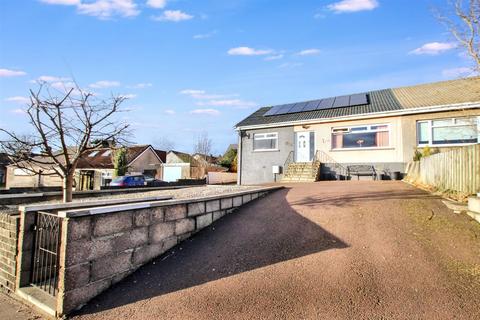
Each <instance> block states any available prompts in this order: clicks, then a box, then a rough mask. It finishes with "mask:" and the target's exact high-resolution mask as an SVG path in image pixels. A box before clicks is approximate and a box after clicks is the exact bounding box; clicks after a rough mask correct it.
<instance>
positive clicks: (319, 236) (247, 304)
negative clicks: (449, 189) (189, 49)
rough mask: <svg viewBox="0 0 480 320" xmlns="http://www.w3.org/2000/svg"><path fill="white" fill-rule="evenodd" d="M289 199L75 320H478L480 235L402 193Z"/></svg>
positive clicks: (289, 194)
mask: <svg viewBox="0 0 480 320" xmlns="http://www.w3.org/2000/svg"><path fill="white" fill-rule="evenodd" d="M286 187H287V188H285V189H284V190H280V191H277V192H274V193H272V194H270V195H268V196H267V197H266V198H263V199H259V200H256V201H254V202H252V203H250V204H247V205H246V206H244V207H243V208H242V209H240V210H239V211H238V212H236V213H234V214H232V215H229V216H227V217H224V218H223V219H221V220H220V221H217V223H215V224H213V225H212V226H210V227H209V228H208V229H206V230H203V231H202V232H200V233H198V234H197V235H196V236H195V237H193V238H192V239H191V240H188V241H186V242H185V243H183V244H182V245H180V246H179V247H178V248H176V249H175V250H174V251H172V252H169V253H168V254H167V255H165V256H162V257H160V258H159V259H157V260H155V261H153V262H152V263H149V264H148V265H146V266H144V267H143V268H141V269H140V270H138V271H137V272H136V273H135V274H133V275H132V276H130V277H128V278H127V279H126V280H125V281H123V282H121V283H119V284H117V285H116V286H114V287H112V288H110V289H109V290H108V291H107V292H105V293H103V294H102V295H100V296H99V297H97V298H96V299H94V300H93V301H92V302H91V303H89V304H88V305H87V306H86V307H85V308H83V309H82V310H81V311H80V312H79V313H78V314H76V315H74V318H75V319H77V320H86V319H92V320H93V319H95V320H107V319H112V320H113V319H115V320H117V319H119V318H121V319H352V318H355V319H452V318H456V319H480V308H479V306H480V224H478V223H476V222H473V221H472V220H471V219H469V218H468V217H467V216H466V215H463V214H455V213H453V212H452V211H451V210H449V209H447V208H446V207H445V205H444V204H443V203H442V200H441V199H440V198H438V197H435V196H432V195H429V194H427V193H425V192H423V191H421V190H418V189H416V188H414V187H412V186H409V185H407V184H405V183H403V182H399V181H381V182H379V181H375V182H373V181H349V182H343V181H338V182H337V181H335V182H318V183H305V184H291V185H287V186H286Z"/></svg>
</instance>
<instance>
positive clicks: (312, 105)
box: [302, 100, 322, 111]
mask: <svg viewBox="0 0 480 320" xmlns="http://www.w3.org/2000/svg"><path fill="white" fill-rule="evenodd" d="M321 101H322V100H314V101H310V102H307V105H306V106H305V108H303V110H302V111H313V110H317V107H318V105H319V104H320V102H321Z"/></svg>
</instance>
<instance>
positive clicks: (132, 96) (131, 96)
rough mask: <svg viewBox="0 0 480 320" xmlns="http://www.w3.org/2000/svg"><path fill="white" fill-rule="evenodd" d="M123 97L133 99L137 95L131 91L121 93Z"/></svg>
mask: <svg viewBox="0 0 480 320" xmlns="http://www.w3.org/2000/svg"><path fill="white" fill-rule="evenodd" d="M120 97H121V98H124V99H133V98H135V97H137V95H136V94H133V93H129V94H122V95H120Z"/></svg>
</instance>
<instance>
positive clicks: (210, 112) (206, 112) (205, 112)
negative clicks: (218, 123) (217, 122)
mask: <svg viewBox="0 0 480 320" xmlns="http://www.w3.org/2000/svg"><path fill="white" fill-rule="evenodd" d="M190 113H191V114H203V115H209V116H218V115H219V114H220V111H218V110H215V109H195V110H192V111H190Z"/></svg>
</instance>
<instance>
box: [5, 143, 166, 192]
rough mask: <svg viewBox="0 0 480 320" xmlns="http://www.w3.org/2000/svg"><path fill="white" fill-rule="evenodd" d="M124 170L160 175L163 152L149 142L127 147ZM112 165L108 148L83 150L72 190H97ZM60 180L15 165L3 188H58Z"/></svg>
mask: <svg viewBox="0 0 480 320" xmlns="http://www.w3.org/2000/svg"><path fill="white" fill-rule="evenodd" d="M126 149H127V172H128V174H130V175H134V174H143V175H145V176H150V177H152V178H155V179H159V180H162V178H163V167H162V165H163V163H164V162H165V161H166V152H165V151H161V150H155V149H154V148H153V147H152V146H151V145H137V146H130V147H127V148H126ZM113 172H114V164H113V158H112V149H111V148H101V149H97V150H93V151H89V152H86V153H85V154H84V155H83V156H82V158H81V159H80V160H79V162H78V165H77V169H76V177H75V189H76V190H98V189H100V188H101V187H104V186H107V185H108V184H109V183H110V181H111V180H112V179H113ZM61 186H62V179H61V178H60V177H58V176H56V175H46V174H45V175H37V174H34V173H32V172H31V171H28V170H25V169H21V168H18V167H16V166H15V165H13V164H12V165H9V166H8V167H7V185H6V187H7V188H44V187H61Z"/></svg>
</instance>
